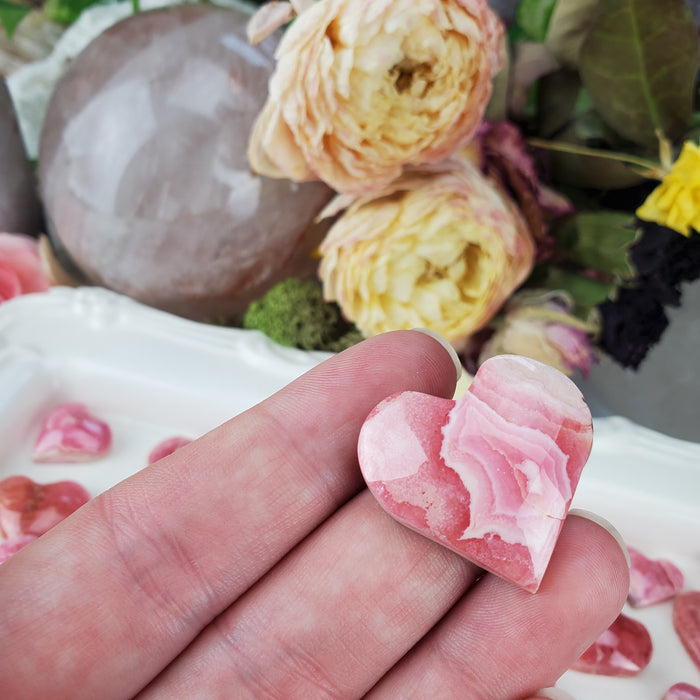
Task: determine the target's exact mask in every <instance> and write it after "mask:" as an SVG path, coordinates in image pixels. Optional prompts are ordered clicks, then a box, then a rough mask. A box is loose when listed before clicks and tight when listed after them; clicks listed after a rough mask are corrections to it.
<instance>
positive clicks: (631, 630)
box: [571, 615, 654, 678]
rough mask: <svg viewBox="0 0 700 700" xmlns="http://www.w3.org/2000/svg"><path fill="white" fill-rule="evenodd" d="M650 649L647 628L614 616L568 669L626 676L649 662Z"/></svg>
mask: <svg viewBox="0 0 700 700" xmlns="http://www.w3.org/2000/svg"><path fill="white" fill-rule="evenodd" d="M653 652H654V645H653V644H652V641H651V635H650V634H649V630H647V628H646V627H645V626H644V625H643V624H642V623H641V622H639V620H633V619H632V618H631V617H627V615H618V616H617V618H616V619H615V621H614V622H613V623H612V625H610V627H608V629H606V630H605V632H603V634H601V635H600V637H598V639H596V641H595V642H593V644H591V646H590V647H588V649H586V651H584V652H583V654H582V655H581V657H580V658H579V659H578V660H577V661H576V663H575V664H574V665H573V666H572V667H571V668H572V670H574V671H580V672H581V673H592V674H595V675H599V676H619V677H626V678H629V677H631V676H636V675H638V674H639V673H641V672H642V671H643V670H644V669H645V668H646V667H647V666H648V665H649V661H651V655H652V653H653Z"/></svg>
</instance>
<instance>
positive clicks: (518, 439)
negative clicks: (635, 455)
mask: <svg viewBox="0 0 700 700" xmlns="http://www.w3.org/2000/svg"><path fill="white" fill-rule="evenodd" d="M592 435H593V429H592V421H591V414H590V411H589V410H588V407H587V406H586V404H585V402H584V400H583V397H582V395H581V392H580V391H579V390H578V389H577V387H576V385H575V384H574V383H573V382H572V381H571V380H569V379H568V378H567V377H565V376H564V375H563V374H562V373H560V372H559V371H558V370H556V369H554V368H552V367H549V366H548V365H545V364H542V363H540V362H536V361H535V360H530V359H526V358H523V357H517V356H514V355H500V356H497V357H493V358H491V359H490V360H487V361H486V362H485V363H484V364H483V365H482V366H481V367H480V369H479V371H478V372H477V375H476V377H475V378H474V381H473V382H472V384H471V386H470V387H469V391H468V392H467V394H466V395H465V396H464V397H462V398H461V399H460V400H458V401H456V402H455V401H451V400H448V399H441V398H437V397H434V396H428V395H426V394H420V393H417V392H410V391H409V392H403V393H399V394H395V395H394V396H391V397H389V398H388V399H385V400H384V401H383V402H382V403H380V404H379V405H378V406H377V407H376V408H375V409H374V410H373V411H372V412H371V413H370V415H369V416H368V417H367V420H366V421H365V424H364V425H363V427H362V430H361V432H360V439H359V444H358V456H359V461H360V467H361V469H362V473H363V475H364V478H365V481H366V482H367V485H368V486H369V489H370V491H372V493H373V494H374V495H375V497H376V498H377V500H378V501H379V503H380V504H381V505H382V506H383V507H384V508H385V509H386V510H387V511H388V512H389V513H390V514H391V515H392V516H393V517H394V518H396V519H397V520H399V521H400V522H402V523H403V524H405V525H407V526H409V527H411V528H412V529H414V530H417V531H418V532H420V533H421V534H423V535H426V536H427V537H430V538H431V539H433V540H435V541H436V542H439V543H440V544H443V545H445V546H446V547H449V548H450V549H452V550H454V551H455V552H457V553H459V554H461V555H463V556H464V557H466V558H468V559H470V560H471V561H473V562H475V563H477V564H478V565H479V566H482V567H483V568H485V569H487V570H488V571H491V572H492V573H494V574H497V575H498V576H501V577H503V578H505V579H507V580H508V581H511V582H513V583H515V584H517V585H518V586H521V587H522V588H524V589H526V590H528V591H531V592H533V593H534V592H535V591H537V589H538V588H539V585H540V582H541V581H542V577H543V576H544V573H545V570H546V568H547V565H548V563H549V559H550V557H551V554H552V551H553V549H554V545H555V543H556V541H557V538H558V536H559V532H560V531H561V528H562V525H563V522H564V518H565V517H566V514H567V512H568V509H569V505H570V504H571V499H572V498H573V495H574V491H575V489H576V486H577V484H578V480H579V477H580V475H581V470H582V469H583V466H584V464H585V463H586V460H587V459H588V455H589V453H590V449H591V441H592Z"/></svg>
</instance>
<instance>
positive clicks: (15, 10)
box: [0, 0, 32, 39]
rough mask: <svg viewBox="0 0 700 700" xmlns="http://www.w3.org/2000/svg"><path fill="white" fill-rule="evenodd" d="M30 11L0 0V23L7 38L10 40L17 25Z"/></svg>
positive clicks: (22, 6) (21, 6) (6, 0)
mask: <svg viewBox="0 0 700 700" xmlns="http://www.w3.org/2000/svg"><path fill="white" fill-rule="evenodd" d="M31 9H32V8H31V7H25V6H24V5H18V4H17V3H15V2H8V0H0V23H1V24H2V26H3V27H4V28H5V33H6V34H7V36H8V38H10V39H11V38H12V35H13V34H14V33H15V29H17V25H18V24H19V23H20V22H21V21H22V20H23V19H24V18H25V17H26V16H27V15H28V14H29V13H30V12H31Z"/></svg>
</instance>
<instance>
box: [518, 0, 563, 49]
mask: <svg viewBox="0 0 700 700" xmlns="http://www.w3.org/2000/svg"><path fill="white" fill-rule="evenodd" d="M556 4H557V0H521V2H520V4H519V5H518V9H517V10H516V13H515V22H516V26H518V27H519V28H520V29H521V30H522V32H523V34H524V35H525V36H526V37H527V38H528V39H529V40H530V41H539V42H542V41H544V39H545V37H546V36H547V29H548V28H549V20H550V18H551V16H552V12H553V10H554V6H555V5H556Z"/></svg>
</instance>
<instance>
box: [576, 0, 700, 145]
mask: <svg viewBox="0 0 700 700" xmlns="http://www.w3.org/2000/svg"><path fill="white" fill-rule="evenodd" d="M698 56H699V54H698V30H697V27H696V25H695V21H694V20H693V17H692V15H691V13H690V11H689V10H688V8H687V7H686V5H685V3H684V0H600V13H599V14H598V16H597V18H596V20H595V22H594V24H593V26H592V27H591V29H590V31H589V33H588V36H587V38H586V40H585V42H584V44H583V47H582V49H581V55H580V73H581V78H582V80H583V84H584V87H585V88H586V90H588V92H589V93H590V95H591V99H592V100H593V104H594V105H595V108H596V110H597V111H598V112H599V113H600V115H601V116H602V118H603V119H604V120H605V121H606V123H607V124H608V125H609V126H610V127H611V128H612V129H614V130H615V131H616V132H617V133H618V134H619V135H620V136H623V137H624V138H626V139H629V140H630V141H633V142H635V143H638V144H641V145H644V146H647V147H650V148H655V147H656V146H657V137H656V130H657V129H659V130H661V131H662V132H663V133H664V134H665V135H666V136H667V137H669V138H670V139H672V140H675V139H677V138H679V137H680V136H681V135H682V134H683V132H684V131H685V129H686V127H687V125H688V122H689V120H690V116H691V113H692V108H693V96H694V88H695V76H696V73H697V70H698V63H699V61H698Z"/></svg>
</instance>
